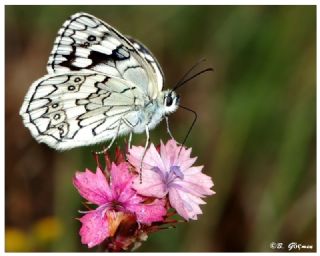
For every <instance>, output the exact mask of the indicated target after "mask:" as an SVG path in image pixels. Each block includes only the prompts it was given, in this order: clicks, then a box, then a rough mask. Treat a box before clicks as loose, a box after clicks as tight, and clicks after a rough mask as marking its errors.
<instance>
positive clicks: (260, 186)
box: [5, 6, 316, 252]
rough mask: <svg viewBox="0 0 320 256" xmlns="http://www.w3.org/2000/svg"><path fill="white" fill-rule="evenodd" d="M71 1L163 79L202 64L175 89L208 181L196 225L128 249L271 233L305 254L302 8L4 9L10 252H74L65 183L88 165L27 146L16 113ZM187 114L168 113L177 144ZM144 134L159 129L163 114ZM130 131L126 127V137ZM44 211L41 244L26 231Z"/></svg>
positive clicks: (311, 35) (311, 70)
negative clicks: (143, 49) (123, 37)
mask: <svg viewBox="0 0 320 256" xmlns="http://www.w3.org/2000/svg"><path fill="white" fill-rule="evenodd" d="M78 11H85V12H88V13H90V14H93V15H95V16H97V17H99V18H101V19H102V20H104V21H106V22H107V23H109V24H111V25H112V26H114V27H115V28H117V29H118V30H119V31H121V32H122V33H124V34H128V35H131V36H132V37H135V38H137V39H139V40H140V41H141V42H143V43H144V44H145V45H146V46H148V48H149V49H150V50H151V51H152V52H153V53H154V55H155V56H156V57H157V59H158V61H159V62H160V64H161V66H162V67H163V71H164V73H165V76H166V83H165V87H172V86H173V85H174V84H175V83H176V82H177V81H178V80H179V79H180V78H181V76H182V75H183V73H184V72H185V71H186V70H187V69H188V68H189V67H191V66H192V65H193V64H194V63H195V62H196V61H197V60H199V59H200V58H202V57H205V58H206V59H207V62H206V63H205V64H203V68H205V67H208V66H211V67H214V69H215V72H214V73H208V74H205V75H203V76H201V77H199V78H197V79H195V80H194V81H192V82H190V83H189V84H188V86H186V87H184V88H183V89H181V91H180V95H181V98H182V102H181V103H182V104H183V105H185V106H188V107H190V108H192V109H194V110H195V111H197V113H198V115H199V118H198V122H197V123H196V125H195V127H194V128H193V130H192V133H191V134H190V136H189V138H188V141H187V146H189V147H192V148H193V155H194V156H198V161H197V163H198V164H199V165H200V164H204V166H205V168H204V172H205V173H207V174H208V175H210V176H211V177H212V178H213V181H214V183H215V186H214V190H215V191H216V195H214V196H212V197H210V198H208V199H207V200H206V201H207V205H204V206H203V207H202V209H203V215H201V216H199V220H198V221H191V222H190V223H186V224H179V225H178V227H177V228H176V229H172V230H165V231H162V232H159V233H157V234H152V235H151V236H150V238H149V239H148V241H147V242H146V243H144V244H143V246H142V247H141V248H140V249H139V251H152V252H156V251H159V252H167V251H175V252H181V251H187V252H197V251H200V252H215V251H221V252H225V251H240V252H243V251H259V252H261V251H263V252H265V251H277V250H271V249H270V246H269V244H270V243H271V242H273V241H274V242H282V243H284V247H286V246H287V244H288V243H291V242H297V243H303V244H307V245H313V248H314V249H313V250H315V246H316V7H315V6H152V7H150V6H91V7H88V6H41V7H40V6H6V9H5V15H6V18H5V22H6V24H5V26H6V31H5V33H6V34H5V53H6V56H5V58H6V72H5V75H6V77H5V79H6V89H5V97H6V102H5V104H6V126H5V129H6V134H5V136H6V141H5V143H6V144H5V146H6V202H5V207H6V208H5V210H6V219H5V221H6V230H7V231H8V230H11V229H12V228H15V229H16V230H20V231H21V232H23V233H24V234H27V237H28V239H31V242H28V245H29V247H27V248H25V247H23V246H22V247H20V248H19V249H16V250H29V251H86V250H87V249H86V247H85V246H82V245H81V244H80V242H79V236H78V229H79V223H78V222H77V220H75V219H74V218H75V217H79V216H80V214H79V213H78V212H77V210H78V209H83V207H82V206H81V202H82V201H83V199H81V198H80V197H79V195H78V194H77V192H76V190H75V189H74V188H73V186H72V183H71V179H72V176H73V174H74V172H75V171H76V170H84V168H85V167H90V168H94V166H95V163H94V160H93V158H92V157H91V153H90V152H91V151H90V150H91V148H83V149H75V150H71V151H67V152H63V153H61V152H55V151H53V150H51V149H50V148H48V147H47V146H46V145H40V144H37V143H36V142H35V141H34V140H33V139H32V138H31V135H30V133H29V131H28V130H27V128H25V127H24V126H23V124H22V121H21V118H20V116H19V115H18V112H19V108H20V106H21V104H22V101H23V97H24V95H25V93H26V91H27V89H28V87H29V86H30V84H31V83H32V82H33V81H34V80H36V79H38V78H39V77H41V76H43V75H45V74H46V70H45V66H46V62H47V59H48V56H49V53H50V51H51V48H52V44H53V41H54V38H55V36H56V33H57V31H58V29H59V28H60V26H61V25H62V23H63V22H64V21H65V20H66V19H67V18H68V17H69V16H70V15H71V14H73V13H75V12H78ZM191 122H192V115H190V114H189V113H187V112H185V111H183V110H178V111H177V113H175V114H173V115H172V116H171V117H170V123H171V129H172V132H173V134H174V135H175V137H176V139H177V140H178V141H179V140H180V141H181V140H182V139H183V138H184V136H185V133H186V131H187V130H188V128H189V125H190V123H191ZM151 139H152V141H153V142H154V143H159V140H160V139H162V140H167V139H168V136H167V134H166V132H165V125H164V124H163V123H162V124H161V125H159V126H158V127H157V128H156V129H154V130H153V131H152V132H151ZM144 141H145V136H144V135H139V136H135V137H134V141H133V142H134V144H142V143H144ZM118 142H119V143H120V145H122V144H123V139H119V140H118ZM47 216H53V218H54V219H55V220H56V222H57V223H60V226H61V230H62V231H61V232H60V233H59V232H58V233H59V234H58V235H57V236H55V237H54V238H53V239H51V240H50V239H49V240H48V241H45V242H43V239H42V238H41V237H39V235H38V236H36V235H35V233H34V231H33V227H34V225H35V223H36V222H37V221H39V220H41V219H42V218H44V217H47ZM45 232H48V233H50V232H51V230H50V228H48V230H47V231H45ZM13 237H14V236H13ZM14 238H15V237H14ZM11 239H12V236H11ZM28 241H29V240H28ZM7 249H8V247H7ZM280 251H286V249H283V250H280Z"/></svg>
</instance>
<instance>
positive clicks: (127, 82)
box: [20, 13, 179, 150]
mask: <svg viewBox="0 0 320 256" xmlns="http://www.w3.org/2000/svg"><path fill="white" fill-rule="evenodd" d="M47 70H48V74H47V75H45V76H44V77H42V78H40V79H39V80H37V81H35V82H34V83H33V84H32V85H31V87H30V89H29V91H28V93H27V95H26V97H25V99H24V102H23V104H22V107H21V110H20V115H21V116H22V117H23V122H24V124H25V126H26V127H28V128H29V129H30V131H31V134H32V136H33V137H34V138H35V139H36V140H37V141H38V142H43V143H46V144H47V145H49V146H50V147H52V148H54V149H57V150H66V149H71V148H74V147H80V146H86V145H92V144H96V143H101V142H104V141H107V140H111V143H110V144H109V146H108V148H109V147H110V146H111V145H112V143H113V142H114V140H115V139H116V138H117V137H118V136H120V135H124V134H130V135H131V134H132V133H142V132H146V134H147V142H148V138H149V129H152V128H154V127H155V126H156V125H157V124H158V123H159V122H160V121H161V120H162V119H163V118H164V117H166V116H167V114H170V113H172V112H174V111H175V110H176V109H177V107H178V105H179V97H178V96H177V95H176V93H175V92H174V90H166V91H162V86H163V82H164V78H163V73H162V71H161V68H160V66H159V64H158V62H157V61H156V59H155V58H154V57H153V55H152V54H151V53H150V51H149V50H148V49H147V48H146V47H145V46H143V45H142V44H141V43H139V42H138V41H136V40H134V39H132V38H130V37H125V36H123V35H122V34H121V33H119V32H118V31H117V30H115V29H114V28H113V27H111V26H110V25H108V24H106V23H105V22H103V21H102V20H100V19H98V18H96V17H94V16H92V15H89V14H86V13H76V14H74V15H72V16H71V17H70V19H68V20H67V21H66V22H65V23H64V24H63V26H62V28H61V29H60V30H59V32H58V37H57V38H56V40H55V42H54V47H53V50H52V52H51V54H50V57H49V61H48V64H47ZM170 135H171V134H170ZM130 138H131V136H130ZM146 146H147V143H146Z"/></svg>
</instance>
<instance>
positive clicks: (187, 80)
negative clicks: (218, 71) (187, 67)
mask: <svg viewBox="0 0 320 256" xmlns="http://www.w3.org/2000/svg"><path fill="white" fill-rule="evenodd" d="M208 71H214V69H213V68H206V69H204V70H202V71H199V72H198V73H196V74H194V75H193V76H191V77H189V78H187V79H185V80H183V81H182V82H180V83H178V84H177V85H176V86H175V87H174V88H173V89H172V90H173V91H176V90H177V89H178V88H179V87H181V86H182V85H184V84H186V83H187V82H189V81H190V80H192V79H193V78H196V77H197V76H199V75H201V74H203V73H205V72H208Z"/></svg>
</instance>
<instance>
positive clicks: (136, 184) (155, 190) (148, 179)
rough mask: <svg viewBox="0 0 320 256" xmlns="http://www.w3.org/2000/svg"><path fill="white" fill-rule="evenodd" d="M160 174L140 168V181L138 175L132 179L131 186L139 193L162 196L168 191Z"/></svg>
mask: <svg viewBox="0 0 320 256" xmlns="http://www.w3.org/2000/svg"><path fill="white" fill-rule="evenodd" d="M160 174H161V173H160ZM160 174H159V173H158V172H155V171H153V170H149V169H144V170H142V182H140V177H139V176H138V177H136V178H135V179H134V181H133V185H132V187H133V188H134V189H135V190H136V191H137V193H138V194H140V195H144V196H152V197H157V198H163V197H164V196H165V195H166V194H167V192H168V191H167V186H165V184H164V183H163V179H162V177H161V175H160Z"/></svg>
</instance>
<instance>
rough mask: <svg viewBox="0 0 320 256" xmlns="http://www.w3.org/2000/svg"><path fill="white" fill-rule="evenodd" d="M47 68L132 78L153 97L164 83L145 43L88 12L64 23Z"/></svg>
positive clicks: (60, 71) (49, 70)
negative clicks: (131, 37) (122, 32)
mask: <svg viewBox="0 0 320 256" xmlns="http://www.w3.org/2000/svg"><path fill="white" fill-rule="evenodd" d="M47 70H48V73H49V74H54V73H66V72H70V71H86V70H88V71H95V72H101V73H103V74H107V75H108V76H113V77H118V78H122V79H123V80H127V81H131V82H132V83H134V84H135V85H137V86H139V87H140V88H141V90H143V91H144V92H145V93H146V94H147V95H148V96H149V97H150V98H151V99H155V98H156V97H157V96H158V95H159V93H160V92H161V90H162V86H163V82H164V81H163V80H164V79H163V73H162V71H161V68H160V66H159V65H158V63H157V61H156V59H155V58H154V57H153V56H152V54H150V52H149V51H148V50H147V49H146V48H145V47H144V46H143V45H142V44H140V43H139V42H137V41H135V40H133V39H130V40H129V39H128V38H127V37H125V36H123V35H122V34H121V33H120V32H118V31H117V30H116V29H114V28H113V27H111V26H110V25H108V24H106V23H105V22H103V21H102V20H100V19H98V18H96V17H94V16H92V15H90V14H86V13H76V14H74V15H72V16H71V17H70V19H69V20H67V21H66V22H65V23H64V24H63V26H62V28H61V29H60V30H59V32H58V37H57V38H56V40H55V43H54V47H53V50H52V52H51V54H50V58H49V61H48V64H47Z"/></svg>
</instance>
